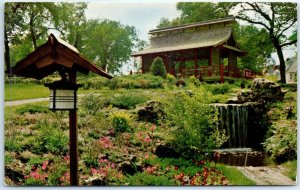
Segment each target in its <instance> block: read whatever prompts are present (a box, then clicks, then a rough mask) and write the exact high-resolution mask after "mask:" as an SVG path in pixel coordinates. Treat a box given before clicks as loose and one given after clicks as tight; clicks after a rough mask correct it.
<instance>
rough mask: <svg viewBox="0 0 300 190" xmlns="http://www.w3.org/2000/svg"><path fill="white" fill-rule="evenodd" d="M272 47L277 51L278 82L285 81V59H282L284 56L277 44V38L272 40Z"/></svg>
mask: <svg viewBox="0 0 300 190" xmlns="http://www.w3.org/2000/svg"><path fill="white" fill-rule="evenodd" d="M273 44H274V47H275V49H276V51H277V55H278V58H279V63H280V69H279V70H280V82H281V83H286V78H285V61H284V56H283V52H282V48H281V47H280V45H279V40H278V39H277V38H276V39H274V40H273Z"/></svg>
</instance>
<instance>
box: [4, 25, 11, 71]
mask: <svg viewBox="0 0 300 190" xmlns="http://www.w3.org/2000/svg"><path fill="white" fill-rule="evenodd" d="M4 30H5V32H4V38H5V39H4V45H5V55H4V56H5V66H6V73H8V75H11V74H12V73H11V66H10V50H9V41H8V36H7V33H6V28H5V29H4Z"/></svg>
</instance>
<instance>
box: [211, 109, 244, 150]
mask: <svg viewBox="0 0 300 190" xmlns="http://www.w3.org/2000/svg"><path fill="white" fill-rule="evenodd" d="M214 106H215V107H216V108H217V109H218V112H219V122H218V128H219V129H220V130H223V129H224V130H225V131H226V135H227V136H228V141H227V142H226V143H225V144H224V147H227V148H242V147H247V146H248V144H247V137H248V128H247V123H248V106H245V105H243V104H214Z"/></svg>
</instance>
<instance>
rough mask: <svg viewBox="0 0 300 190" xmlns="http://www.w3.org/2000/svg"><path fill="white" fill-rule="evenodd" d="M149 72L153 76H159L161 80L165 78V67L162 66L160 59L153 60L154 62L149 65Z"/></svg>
mask: <svg viewBox="0 0 300 190" xmlns="http://www.w3.org/2000/svg"><path fill="white" fill-rule="evenodd" d="M150 72H151V73H152V74H153V75H154V76H161V77H163V78H166V77H167V70H166V67H165V65H164V62H163V60H162V58H160V57H156V58H155V59H154V61H153V62H152V64H151V67H150Z"/></svg>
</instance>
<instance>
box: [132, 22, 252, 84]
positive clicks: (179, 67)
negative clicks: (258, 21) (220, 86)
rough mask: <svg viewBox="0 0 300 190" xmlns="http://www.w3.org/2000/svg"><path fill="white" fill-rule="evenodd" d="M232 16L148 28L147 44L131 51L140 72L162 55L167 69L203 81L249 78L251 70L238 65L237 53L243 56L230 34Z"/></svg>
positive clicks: (243, 53) (147, 70)
mask: <svg viewBox="0 0 300 190" xmlns="http://www.w3.org/2000/svg"><path fill="white" fill-rule="evenodd" d="M235 23H236V21H235V19H234V18H233V17H230V18H222V19H216V20H209V21H204V22H197V23H192V24H186V25H181V26H174V27H167V28H160V29H155V30H150V31H149V35H150V46H149V48H147V49H144V50H142V51H139V52H135V53H133V54H132V56H134V57H141V60H142V68H141V69H142V73H146V72H149V70H150V67H151V64H152V62H153V60H154V59H155V58H156V57H161V58H162V59H163V61H164V65H165V67H166V69H167V72H168V73H170V74H172V75H174V76H180V77H189V76H192V75H194V76H195V77H197V78H199V79H201V80H206V81H210V80H211V81H220V82H224V80H232V79H234V78H252V77H253V73H252V72H251V71H250V70H241V69H238V68H237V57H240V56H244V55H245V52H244V51H243V50H241V48H240V47H239V45H238V43H237V42H236V40H235V39H234V36H233V24H235Z"/></svg>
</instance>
